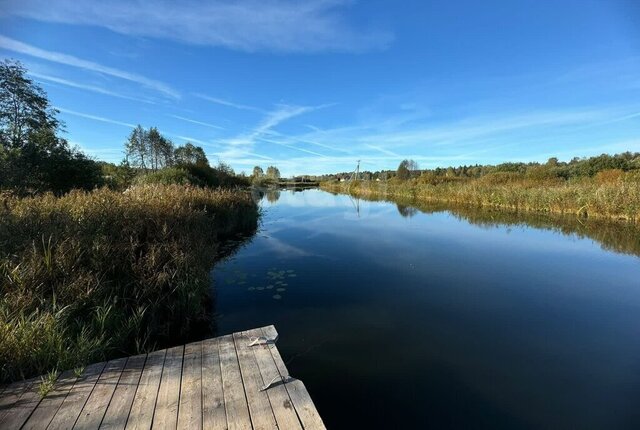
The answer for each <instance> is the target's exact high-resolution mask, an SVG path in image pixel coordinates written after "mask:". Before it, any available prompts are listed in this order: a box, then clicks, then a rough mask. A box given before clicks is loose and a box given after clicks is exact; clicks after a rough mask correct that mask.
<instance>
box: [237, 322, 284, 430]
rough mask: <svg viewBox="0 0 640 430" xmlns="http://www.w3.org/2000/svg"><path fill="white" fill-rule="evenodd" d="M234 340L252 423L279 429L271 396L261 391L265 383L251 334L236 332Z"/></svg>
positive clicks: (260, 426) (266, 427)
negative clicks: (250, 343) (255, 354)
mask: <svg viewBox="0 0 640 430" xmlns="http://www.w3.org/2000/svg"><path fill="white" fill-rule="evenodd" d="M233 340H234V343H235V346H236V352H237V355H238V362H239V364H240V374H241V376H242V383H243V385H244V392H245V395H246V396H247V404H248V406H249V414H250V415H251V424H252V425H253V428H254V429H277V428H278V427H277V426H276V420H275V417H274V416H273V411H272V409H271V403H270V402H269V397H268V396H267V393H266V392H264V391H260V389H261V388H262V386H263V385H264V384H262V383H261V382H262V376H261V375H260V369H259V368H258V364H257V363H256V359H255V356H254V355H253V351H252V350H251V349H250V348H251V347H250V346H249V336H247V334H246V332H243V333H234V334H233Z"/></svg>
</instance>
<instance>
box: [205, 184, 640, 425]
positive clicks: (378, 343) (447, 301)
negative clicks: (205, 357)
mask: <svg viewBox="0 0 640 430" xmlns="http://www.w3.org/2000/svg"><path fill="white" fill-rule="evenodd" d="M267 197H268V198H267ZM277 197H278V196H277V195H275V194H274V193H271V194H270V195H268V196H266V197H265V199H264V200H263V207H264V219H263V225H262V228H261V231H260V232H259V233H258V234H257V236H256V237H255V238H254V239H253V240H252V241H251V242H249V243H248V244H247V245H246V246H244V247H243V248H242V249H240V250H239V252H237V253H236V254H235V255H234V256H233V257H231V258H230V259H229V260H228V261H226V262H225V263H223V264H221V265H220V266H218V267H217V268H216V269H215V271H214V278H215V288H216V312H217V317H216V324H217V329H218V333H220V334H225V333H230V332H233V331H238V330H243V329H248V328H253V327H258V326H262V325H268V324H275V325H276V327H277V329H278V331H279V333H280V340H279V342H278V344H279V349H280V351H281V353H282V355H283V358H284V359H285V361H288V363H287V366H288V368H289V370H290V372H291V374H292V375H293V376H295V377H297V378H299V379H301V380H302V381H304V383H305V385H306V386H307V388H308V390H309V392H310V393H311V396H312V398H313V399H314V401H315V403H316V406H317V407H318V410H319V411H320V414H321V415H322V417H323V419H324V420H325V423H326V424H327V426H328V427H329V428H334V429H338V428H344V429H349V428H393V429H395V428H411V429H420V428H426V427H428V426H430V427H433V428H602V429H615V428H640V258H639V257H638V256H637V255H636V254H637V253H638V249H640V240H639V239H638V237H639V236H638V235H637V232H636V231H635V230H634V229H633V228H627V230H625V228H624V227H622V226H621V227H619V228H617V227H611V226H606V225H598V224H592V225H585V222H582V223H580V222H578V221H576V220H569V221H566V220H558V221H557V224H556V222H555V221H553V220H549V219H541V218H537V219H532V220H530V221H529V220H526V219H525V220H523V219H522V218H521V217H518V216H516V215H501V214H499V213H475V212H473V211H469V210H467V212H464V211H463V212H460V211H444V210H442V208H435V209H429V208H420V209H421V210H418V209H415V208H413V207H411V206H407V205H406V204H403V205H396V204H393V203H386V202H366V201H362V200H360V201H356V200H353V199H352V198H350V197H348V196H334V195H332V194H329V193H326V192H323V191H319V190H308V191H304V192H298V193H293V192H288V191H283V192H282V193H281V194H280V195H279V199H277ZM357 209H359V215H358V212H357ZM423 211H424V212H423ZM614 250H615V251H614ZM283 284H286V285H283ZM269 286H271V287H272V288H268V287H269ZM277 288H284V290H281V291H278V290H277ZM274 296H275V297H274Z"/></svg>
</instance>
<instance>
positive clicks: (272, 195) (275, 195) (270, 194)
mask: <svg viewBox="0 0 640 430" xmlns="http://www.w3.org/2000/svg"><path fill="white" fill-rule="evenodd" d="M266 196H267V201H268V202H269V203H276V202H277V201H278V200H279V199H280V190H279V189H277V188H269V189H268V190H267V191H266Z"/></svg>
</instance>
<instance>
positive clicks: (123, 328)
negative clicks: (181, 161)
mask: <svg viewBox="0 0 640 430" xmlns="http://www.w3.org/2000/svg"><path fill="white" fill-rule="evenodd" d="M257 219H258V211H257V208H256V205H255V203H254V201H253V200H252V199H251V196H250V195H249V193H248V192H238V191H230V190H222V189H219V190H211V189H205V188H198V187H183V186H178V185H169V186H162V185H151V186H139V187H133V188H131V189H129V190H128V191H127V192H125V193H121V192H116V191H112V190H108V189H106V188H103V189H100V190H96V191H93V192H85V191H73V192H71V193H68V194H66V195H64V196H62V197H55V196H53V195H51V194H45V195H40V196H36V197H30V198H16V197H9V198H5V199H4V201H3V204H2V207H1V208H0V249H1V251H2V254H1V255H0V278H1V279H2V280H1V281H0V285H1V288H2V290H1V291H2V294H1V296H0V372H1V373H0V375H1V378H2V380H3V381H7V380H15V379H19V378H24V377H29V376H32V375H37V374H43V373H45V372H47V371H49V370H51V369H60V370H62V369H69V368H73V367H75V366H79V365H82V364H86V363H90V362H95V361H99V360H103V359H107V358H109V357H112V356H117V355H122V354H125V353H126V354H134V353H138V352H141V351H145V350H148V349H153V347H154V346H156V345H160V344H163V343H166V342H168V341H169V340H170V339H172V338H173V339H175V338H176V337H185V336H187V334H188V333H189V331H190V330H192V329H193V328H194V324H197V323H198V322H202V321H205V320H206V306H207V303H208V297H209V296H208V292H209V289H210V279H209V272H210V270H211V267H212V266H213V264H214V262H215V260H216V258H217V256H218V254H217V252H218V250H219V248H220V245H221V242H222V240H223V239H225V238H227V237H229V236H232V235H235V234H237V233H238V232H245V233H251V232H253V231H255V229H256V225H257Z"/></svg>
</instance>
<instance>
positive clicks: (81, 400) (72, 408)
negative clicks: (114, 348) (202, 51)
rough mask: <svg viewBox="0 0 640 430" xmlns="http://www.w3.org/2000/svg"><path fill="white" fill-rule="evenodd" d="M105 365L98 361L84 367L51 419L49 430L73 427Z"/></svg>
mask: <svg viewBox="0 0 640 430" xmlns="http://www.w3.org/2000/svg"><path fill="white" fill-rule="evenodd" d="M105 365H106V363H96V364H91V365H89V366H87V367H86V368H85V369H84V372H82V374H81V375H80V377H79V378H78V379H77V380H76V382H75V384H73V387H72V388H71V390H70V391H69V393H68V394H67V396H66V397H65V399H64V401H63V402H62V405H60V408H59V409H58V412H56V414H55V415H54V417H53V420H51V423H50V424H49V427H48V429H49V430H60V429H70V428H73V425H74V424H75V423H76V420H77V419H78V417H79V416H80V413H81V412H82V408H84V404H85V403H86V402H87V399H88V398H89V396H90V395H91V392H92V391H93V387H94V386H95V385H96V382H97V381H98V378H99V377H100V374H101V373H102V370H103V369H104V367H105Z"/></svg>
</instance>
